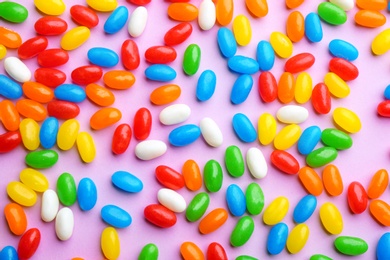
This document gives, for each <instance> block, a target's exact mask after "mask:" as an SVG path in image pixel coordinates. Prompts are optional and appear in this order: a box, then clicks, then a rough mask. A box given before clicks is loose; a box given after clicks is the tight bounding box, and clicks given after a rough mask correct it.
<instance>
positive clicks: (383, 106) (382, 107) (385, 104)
mask: <svg viewBox="0 0 390 260" xmlns="http://www.w3.org/2000/svg"><path fill="white" fill-rule="evenodd" d="M389 104H390V102H389V100H385V101H382V102H380V103H379V104H378V106H377V112H378V115H380V116H383V117H389V116H390V113H389V110H390V105H389Z"/></svg>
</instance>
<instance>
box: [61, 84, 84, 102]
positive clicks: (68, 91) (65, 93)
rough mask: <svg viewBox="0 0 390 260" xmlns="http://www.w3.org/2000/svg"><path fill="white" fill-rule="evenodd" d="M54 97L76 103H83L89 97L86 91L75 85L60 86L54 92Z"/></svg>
mask: <svg viewBox="0 0 390 260" xmlns="http://www.w3.org/2000/svg"><path fill="white" fill-rule="evenodd" d="M54 96H55V97H56V98H57V99H60V100H65V101H70V102H75V103H78V102H82V101H84V100H85V98H86V97H87V95H86V94H85V90H84V89H83V88H82V87H80V86H77V85H75V84H62V85H59V86H58V87H56V89H55V90H54Z"/></svg>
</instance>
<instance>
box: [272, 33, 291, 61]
mask: <svg viewBox="0 0 390 260" xmlns="http://www.w3.org/2000/svg"><path fill="white" fill-rule="evenodd" d="M270 43H271V45H272V48H273V49H274V51H275V53H276V54H277V55H278V56H279V57H281V58H284V59H285V58H288V57H290V56H291V55H292V53H293V45H292V42H291V40H290V39H289V38H288V37H287V36H286V35H285V34H283V33H281V32H273V33H271V36H270Z"/></svg>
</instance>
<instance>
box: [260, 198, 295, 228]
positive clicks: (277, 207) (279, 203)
mask: <svg viewBox="0 0 390 260" xmlns="http://www.w3.org/2000/svg"><path fill="white" fill-rule="evenodd" d="M288 208H289V201H288V199H287V198H286V197H283V196H280V197H277V198H275V199H274V200H273V201H272V202H271V203H270V204H269V205H268V206H267V208H266V209H265V210H264V214H263V222H264V224H266V225H275V224H277V223H279V222H280V221H282V220H283V218H284V217H285V216H286V214H287V212H288Z"/></svg>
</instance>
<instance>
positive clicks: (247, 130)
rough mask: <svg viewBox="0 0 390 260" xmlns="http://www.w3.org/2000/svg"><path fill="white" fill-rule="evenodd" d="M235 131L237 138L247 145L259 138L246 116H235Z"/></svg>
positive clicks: (238, 114)
mask: <svg viewBox="0 0 390 260" xmlns="http://www.w3.org/2000/svg"><path fill="white" fill-rule="evenodd" d="M233 129H234V132H235V133H236V135H237V137H238V138H239V139H240V140H241V141H243V142H245V143H251V142H254V141H255V140H256V138H257V133H256V129H255V127H254V126H253V124H252V122H251V121H250V120H249V118H248V117H247V116H246V115H244V114H241V113H237V114H235V115H234V116H233Z"/></svg>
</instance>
